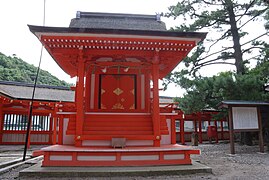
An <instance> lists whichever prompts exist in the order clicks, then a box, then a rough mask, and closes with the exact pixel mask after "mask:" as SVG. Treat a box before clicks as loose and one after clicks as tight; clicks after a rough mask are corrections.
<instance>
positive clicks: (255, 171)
mask: <svg viewBox="0 0 269 180" xmlns="http://www.w3.org/2000/svg"><path fill="white" fill-rule="evenodd" d="M194 148H195V149H201V151H202V154H201V155H199V156H193V158H192V159H193V160H195V161H199V162H200V163H202V164H205V165H207V166H209V167H211V168H212V170H213V173H212V174H192V175H184V176H183V175H182V176H178V175H177V176H150V177H107V178H88V179H98V180H99V179H100V180H103V179H111V180H119V179H122V180H123V179H124V180H125V179H132V180H135V179H144V180H148V179H169V180H170V179H171V180H176V179H186V180H191V179H220V180H222V179H235V180H241V179H242V180H245V179H247V180H252V179H255V180H256V179H262V180H265V179H269V154H268V151H267V152H266V153H259V147H258V146H240V145H238V144H236V145H235V152H236V154H235V155H231V154H229V152H230V149H229V148H230V145H229V144H227V143H219V144H202V145H199V146H196V147H194ZM29 166H31V164H24V165H22V166H20V167H18V168H15V169H12V170H11V171H10V172H7V173H5V174H2V175H0V179H1V180H2V179H18V174H19V171H21V170H22V169H24V168H27V167H29ZM46 179H48V178H46ZM49 179H55V178H49ZM57 179H59V178H57ZM60 179H74V178H60ZM75 179H81V178H75ZM84 179H85V178H84ZM86 179H87V178H86Z"/></svg>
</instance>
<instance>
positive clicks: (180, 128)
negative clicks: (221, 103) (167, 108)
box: [175, 111, 229, 144]
mask: <svg viewBox="0 0 269 180" xmlns="http://www.w3.org/2000/svg"><path fill="white" fill-rule="evenodd" d="M178 113H179V115H178V116H177V117H176V118H175V119H176V138H177V142H180V143H181V144H185V142H188V141H191V135H192V134H193V133H195V134H197V135H198V140H199V143H203V141H208V140H211V139H209V138H208V135H207V128H208V126H215V127H216V129H217V136H216V138H215V140H217V141H218V140H228V139H229V129H228V121H227V120H226V119H221V120H213V118H212V115H213V114H216V113H217V112H215V111H211V112H210V111H209V112H199V113H193V114H188V115H184V114H183V113H182V112H181V111H178Z"/></svg>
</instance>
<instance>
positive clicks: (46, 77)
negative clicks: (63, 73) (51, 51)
mask: <svg viewBox="0 0 269 180" xmlns="http://www.w3.org/2000/svg"><path fill="white" fill-rule="evenodd" d="M36 72H37V67H35V66H33V65H30V64H28V63H26V62H24V61H23V60H22V59H20V58H18V57H16V56H13V57H10V56H6V55H4V54H3V53H1V52H0V80H1V81H16V82H25V83H34V80H35V77H36ZM37 83H38V84H44V85H52V86H70V84H68V83H67V82H65V81H61V80H59V79H58V78H57V77H55V76H53V75H51V74H50V73H49V72H48V71H44V70H40V72H39V77H38V81H37Z"/></svg>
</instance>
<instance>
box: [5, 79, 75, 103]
mask: <svg viewBox="0 0 269 180" xmlns="http://www.w3.org/2000/svg"><path fill="white" fill-rule="evenodd" d="M32 93H33V84H26V83H20V82H6V81H0V94H1V95H3V96H7V97H9V98H12V99H31V98H32ZM74 96H75V92H74V91H72V90H70V88H67V87H57V86H48V85H37V86H36V90H35V97H34V99H35V100H41V101H64V102H74Z"/></svg>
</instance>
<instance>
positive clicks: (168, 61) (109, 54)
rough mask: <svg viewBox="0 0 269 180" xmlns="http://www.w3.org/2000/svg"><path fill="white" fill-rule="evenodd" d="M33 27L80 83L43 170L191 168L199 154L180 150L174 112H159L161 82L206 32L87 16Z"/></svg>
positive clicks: (147, 20)
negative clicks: (63, 23)
mask: <svg viewBox="0 0 269 180" xmlns="http://www.w3.org/2000/svg"><path fill="white" fill-rule="evenodd" d="M29 28H30V30H31V32H32V33H33V34H34V35H35V36H36V37H37V38H38V39H39V40H40V42H41V43H42V44H43V45H44V47H45V48H46V50H47V51H48V52H49V53H50V55H51V56H52V57H53V59H54V60H55V61H56V62H57V63H58V65H59V66H60V67H61V68H62V69H63V70H64V71H65V72H66V73H68V74H69V75H70V76H71V77H75V76H76V77H77V82H76V87H75V106H74V107H72V106H70V107H62V111H61V112H58V113H57V115H59V116H60V117H61V118H62V123H63V131H62V133H63V134H62V136H63V138H62V139H63V140H62V142H60V143H59V145H54V146H50V147H48V148H44V149H42V151H43V152H44V161H43V166H59V165H60V166H106V165H108V166H124V165H134V166H135V165H157V164H191V159H190V154H197V153H199V151H198V150H192V149H191V148H189V147H186V146H180V145H176V144H175V143H176V142H175V137H173V135H172V133H171V131H172V129H175V127H174V126H175V122H174V118H173V117H174V115H176V113H174V112H173V111H164V112H161V111H160V107H159V86H158V80H159V79H161V78H163V77H165V76H166V75H167V74H168V73H169V72H171V71H172V70H173V69H174V68H175V67H176V66H177V65H178V63H179V62H180V61H182V60H183V58H184V57H186V55H187V54H188V53H189V52H190V51H191V50H192V48H194V47H195V46H196V44H197V43H198V42H199V41H201V40H203V39H204V38H205V36H206V34H205V33H194V32H172V31H167V30H166V28H165V24H164V23H163V22H161V21H160V19H159V16H158V15H157V16H155V15H133V14H111V13H87V12H78V13H77V17H76V18H75V19H72V21H71V23H70V26H69V27H68V28H63V27H43V26H29ZM113 147H114V148H113ZM118 147H121V148H118Z"/></svg>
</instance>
